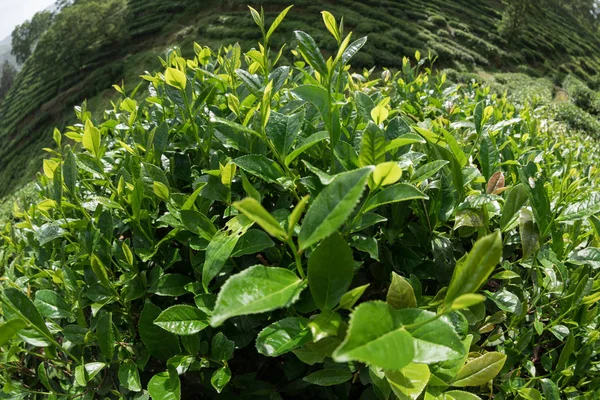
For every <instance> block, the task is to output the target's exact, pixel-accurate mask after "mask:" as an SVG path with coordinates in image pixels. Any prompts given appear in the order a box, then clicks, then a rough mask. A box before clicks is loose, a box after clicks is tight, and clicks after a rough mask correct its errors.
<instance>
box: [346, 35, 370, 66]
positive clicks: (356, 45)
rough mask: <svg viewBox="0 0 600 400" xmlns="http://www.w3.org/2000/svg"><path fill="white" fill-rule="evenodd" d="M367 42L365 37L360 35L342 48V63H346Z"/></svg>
mask: <svg viewBox="0 0 600 400" xmlns="http://www.w3.org/2000/svg"><path fill="white" fill-rule="evenodd" d="M365 43H367V37H366V36H364V37H361V38H360V39H357V40H355V41H354V42H352V43H350V45H349V46H348V47H347V48H346V50H344V53H343V54H342V65H343V64H346V63H347V62H348V61H350V59H351V58H352V57H354V55H355V54H356V53H358V51H359V50H360V49H361V48H362V47H363V46H364V45H365Z"/></svg>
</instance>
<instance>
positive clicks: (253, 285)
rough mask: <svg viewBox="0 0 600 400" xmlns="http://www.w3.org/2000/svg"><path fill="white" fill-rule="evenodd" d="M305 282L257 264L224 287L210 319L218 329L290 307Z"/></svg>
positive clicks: (291, 274)
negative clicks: (244, 317) (229, 321)
mask: <svg viewBox="0 0 600 400" xmlns="http://www.w3.org/2000/svg"><path fill="white" fill-rule="evenodd" d="M305 287H306V282H305V281H303V280H300V279H299V278H298V277H297V276H296V274H294V273H293V272H291V271H289V270H287V269H284V268H276V267H264V266H262V265H256V266H253V267H250V268H247V269H246V270H244V271H242V272H240V273H238V274H236V275H232V276H231V277H230V278H229V279H228V280H227V282H225V284H224V285H223V287H222V288H221V291H220V292H219V295H218V297H217V303H216V305H215V309H214V310H213V314H212V317H211V319H210V325H211V326H212V327H217V326H219V325H221V324H222V323H223V322H225V321H226V320H227V319H229V318H231V317H235V316H238V315H248V314H257V313H262V312H266V311H271V310H275V309H278V308H283V307H288V306H290V305H291V304H292V303H294V302H295V301H296V300H298V297H299V296H300V292H301V291H302V290H303V289H304V288H305Z"/></svg>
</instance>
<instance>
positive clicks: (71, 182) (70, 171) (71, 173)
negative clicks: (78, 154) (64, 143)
mask: <svg viewBox="0 0 600 400" xmlns="http://www.w3.org/2000/svg"><path fill="white" fill-rule="evenodd" d="M62 169H63V170H62V171H63V172H62V176H63V182H64V183H65V186H66V187H67V189H69V192H71V194H75V187H76V184H77V175H78V171H77V160H76V159H75V155H74V154H73V152H72V151H71V150H70V149H69V151H67V154H66V155H65V162H64V164H63V166H62Z"/></svg>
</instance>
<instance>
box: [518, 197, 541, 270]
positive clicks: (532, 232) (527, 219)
mask: <svg viewBox="0 0 600 400" xmlns="http://www.w3.org/2000/svg"><path fill="white" fill-rule="evenodd" d="M519 235H520V236H521V245H522V246H523V259H527V258H529V256H531V255H532V254H534V253H535V252H536V251H537V250H538V249H539V246H540V245H539V240H540V234H539V233H538V231H537V229H536V227H535V225H534V223H533V214H532V213H531V211H529V210H528V209H527V208H522V209H521V211H520V212H519Z"/></svg>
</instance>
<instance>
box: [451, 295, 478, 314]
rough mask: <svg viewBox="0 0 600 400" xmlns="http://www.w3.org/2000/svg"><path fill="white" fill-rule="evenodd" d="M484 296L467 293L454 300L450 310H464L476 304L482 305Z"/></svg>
mask: <svg viewBox="0 0 600 400" xmlns="http://www.w3.org/2000/svg"><path fill="white" fill-rule="evenodd" d="M484 301H485V296H482V295H480V294H473V293H467V294H463V295H462V296H459V297H457V298H456V299H454V301H453V302H452V304H451V305H450V310H464V309H465V308H469V307H472V306H474V305H476V304H479V303H483V302H484Z"/></svg>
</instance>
